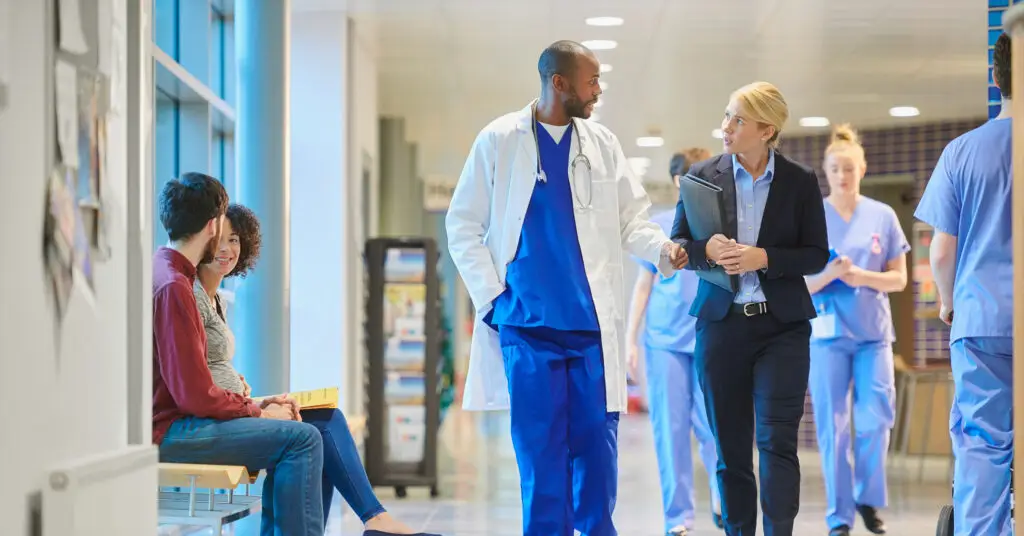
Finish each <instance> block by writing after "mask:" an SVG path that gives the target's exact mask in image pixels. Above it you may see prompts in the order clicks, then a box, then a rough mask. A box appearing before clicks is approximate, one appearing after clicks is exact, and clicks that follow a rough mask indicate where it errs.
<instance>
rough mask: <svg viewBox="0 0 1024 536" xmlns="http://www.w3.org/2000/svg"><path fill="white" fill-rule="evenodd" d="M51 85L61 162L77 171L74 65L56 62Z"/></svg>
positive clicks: (75, 79)
mask: <svg viewBox="0 0 1024 536" xmlns="http://www.w3.org/2000/svg"><path fill="white" fill-rule="evenodd" d="M53 84H54V92H53V93H54V96H55V98H56V100H57V102H56V103H55V104H56V108H57V144H58V145H59V147H60V156H61V161H62V162H63V163H64V165H66V166H67V167H69V168H73V169H78V71H77V70H76V69H75V67H74V65H71V64H70V63H68V62H66V61H64V60H57V61H56V62H55V65H54V79H53Z"/></svg>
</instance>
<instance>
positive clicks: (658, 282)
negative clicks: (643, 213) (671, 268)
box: [634, 210, 700, 354]
mask: <svg viewBox="0 0 1024 536" xmlns="http://www.w3.org/2000/svg"><path fill="white" fill-rule="evenodd" d="M675 215H676V213H675V210H671V211H667V212H662V213H660V214H657V215H655V216H654V217H652V218H651V221H653V222H654V223H656V224H658V225H660V226H661V229H662V230H663V231H665V233H666V234H671V233H672V223H673V221H674V220H675ZM634 259H635V260H636V261H637V263H639V264H640V266H641V268H643V269H646V270H647V271H648V272H651V273H653V274H655V276H654V277H655V281H654V285H653V286H652V287H651V296H650V298H648V299H647V314H646V316H645V317H644V343H645V344H646V345H647V346H648V347H650V348H657V349H659V350H671V351H673V352H684V353H688V354H692V353H693V351H694V346H695V344H696V342H697V319H696V318H695V317H692V316H690V314H689V310H690V304H691V303H693V300H694V298H695V297H696V295H697V284H698V282H699V281H700V279H699V278H698V277H697V273H696V272H694V271H692V270H678V271H677V272H676V273H675V274H673V275H672V277H664V276H662V275H660V274H658V268H657V267H656V266H654V265H653V264H651V263H650V262H647V261H645V260H642V259H639V258H636V257H634Z"/></svg>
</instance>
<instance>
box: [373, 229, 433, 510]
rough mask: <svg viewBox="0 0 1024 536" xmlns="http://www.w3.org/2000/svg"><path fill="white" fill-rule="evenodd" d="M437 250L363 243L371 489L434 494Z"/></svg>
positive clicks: (392, 241) (426, 242)
mask: <svg viewBox="0 0 1024 536" xmlns="http://www.w3.org/2000/svg"><path fill="white" fill-rule="evenodd" d="M437 261H438V253H437V244H436V242H434V240H432V239H430V238H374V239H370V240H368V241H367V242H366V255H365V262H366V277H367V284H366V323H365V330H366V338H365V340H366V374H365V376H364V377H365V379H366V386H365V387H366V389H365V393H366V400H365V402H366V416H367V422H366V440H365V451H366V452H365V465H366V474H367V475H368V476H369V477H370V483H371V484H373V485H374V486H389V487H394V488H395V493H396V494H397V495H398V496H399V497H405V495H406V488H407V487H416V486H422V487H428V488H430V495H431V497H436V496H437V494H438V491H437V431H438V427H439V424H440V377H441V376H440V371H439V368H440V365H441V359H440V349H441V348H440V342H441V339H440V336H441V331H440V320H441V319H440V313H441V311H440V306H439V299H440V295H439V286H440V283H439V281H438V276H437Z"/></svg>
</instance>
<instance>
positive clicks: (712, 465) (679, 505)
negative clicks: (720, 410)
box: [627, 148, 723, 536]
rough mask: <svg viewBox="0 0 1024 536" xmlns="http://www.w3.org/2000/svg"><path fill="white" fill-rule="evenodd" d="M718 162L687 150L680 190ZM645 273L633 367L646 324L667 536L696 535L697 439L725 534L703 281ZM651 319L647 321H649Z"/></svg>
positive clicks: (680, 156)
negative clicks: (697, 307) (702, 375)
mask: <svg viewBox="0 0 1024 536" xmlns="http://www.w3.org/2000/svg"><path fill="white" fill-rule="evenodd" d="M710 157H711V152H710V151H708V150H707V149H699V148H693V149H687V150H685V151H682V152H680V153H677V154H676V155H674V156H673V157H672V160H671V163H670V165H669V172H670V173H671V175H672V180H673V181H674V182H675V184H676V187H678V186H679V177H680V176H682V175H683V174H684V173H686V170H688V169H689V168H690V165H691V164H693V163H695V162H699V161H701V160H706V159H708V158H710ZM674 218H675V209H673V210H669V211H666V212H662V213H660V214H656V215H655V216H653V217H652V218H651V221H653V222H655V223H657V224H658V225H660V226H661V228H662V229H664V230H665V232H666V233H668V232H670V230H671V228H672V223H673V221H674ZM637 262H638V263H639V264H640V266H641V270H640V273H639V274H638V275H637V280H636V285H635V286H634V288H633V303H632V307H631V308H630V314H629V329H628V331H627V333H628V335H627V336H628V339H627V340H628V341H629V360H630V368H631V369H632V370H633V371H636V365H637V360H638V356H639V353H640V351H639V347H638V344H639V342H638V341H639V331H640V324H641V320H643V324H644V327H645V331H644V334H643V339H644V340H643V343H644V350H645V351H644V356H645V360H644V364H645V367H646V369H645V370H646V376H647V398H648V401H649V411H650V414H651V424H652V426H653V428H654V447H655V450H656V451H657V456H658V471H659V473H660V474H661V498H662V504H663V506H664V511H665V530H666V531H667V534H668V535H669V536H683V535H685V534H687V531H690V530H693V521H694V517H695V513H696V498H695V495H696V494H695V493H694V486H693V456H692V450H691V447H690V431H691V430H692V431H693V433H694V435H696V436H697V442H698V443H699V445H700V457H701V461H702V462H703V463H704V469H705V470H706V471H707V472H708V480H709V481H710V483H711V507H712V515H713V517H714V520H715V525H716V526H717V527H719V528H722V526H723V525H722V516H721V515H720V513H719V512H721V511H722V507H721V500H720V498H719V495H718V478H717V477H716V476H715V471H716V469H717V466H718V454H717V453H716V451H715V438H714V436H712V435H711V427H710V426H708V414H707V410H706V409H705V407H704V395H703V393H702V392H701V388H700V384H699V383H698V382H697V375H696V374H694V369H693V349H694V345H695V343H696V338H697V335H696V323H697V319H696V318H695V317H692V316H690V314H689V309H690V304H691V303H692V302H693V298H694V296H695V295H696V293H697V282H698V281H699V279H698V278H697V275H696V273H695V272H693V271H689V270H681V271H679V272H676V273H675V274H674V275H673V276H672V277H662V276H659V275H658V273H657V268H655V266H654V265H653V264H651V263H649V262H646V261H642V260H639V259H637ZM645 313H646V315H645Z"/></svg>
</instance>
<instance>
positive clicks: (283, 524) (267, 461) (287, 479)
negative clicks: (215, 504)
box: [160, 417, 324, 536]
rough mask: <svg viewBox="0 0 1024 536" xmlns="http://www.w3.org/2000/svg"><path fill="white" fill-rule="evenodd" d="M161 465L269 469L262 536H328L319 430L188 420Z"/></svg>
mask: <svg viewBox="0 0 1024 536" xmlns="http://www.w3.org/2000/svg"><path fill="white" fill-rule="evenodd" d="M160 461H161V462H167V463H207V464H220V465H243V466H245V467H246V468H247V469H249V470H250V471H257V470H260V469H266V470H267V478H266V480H265V481H264V482H263V519H262V523H261V529H260V534H261V536H323V534H324V518H323V505H322V503H321V501H318V500H316V499H317V498H320V496H321V489H320V480H321V473H322V471H323V464H324V460H323V444H322V442H321V440H320V432H319V431H318V430H317V429H316V427H314V426H312V425H310V424H307V423H304V422H295V421H278V420H273V419H256V418H244V419H234V420H231V421H218V420H214V419H200V418H197V417H185V418H182V419H180V420H178V421H175V422H174V424H172V425H171V428H170V430H168V431H167V435H165V436H164V439H163V442H162V443H161V444H160Z"/></svg>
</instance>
